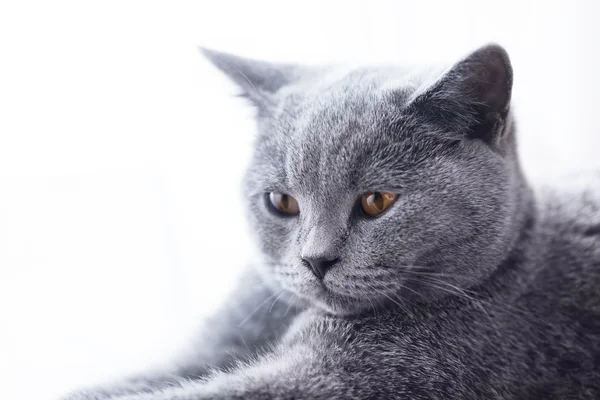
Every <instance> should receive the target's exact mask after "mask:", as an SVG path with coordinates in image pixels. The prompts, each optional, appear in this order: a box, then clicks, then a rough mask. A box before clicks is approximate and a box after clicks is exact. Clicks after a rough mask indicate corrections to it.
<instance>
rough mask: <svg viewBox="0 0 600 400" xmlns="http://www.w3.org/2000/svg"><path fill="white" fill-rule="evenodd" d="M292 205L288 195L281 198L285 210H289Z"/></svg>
mask: <svg viewBox="0 0 600 400" xmlns="http://www.w3.org/2000/svg"><path fill="white" fill-rule="evenodd" d="M289 205H290V199H289V198H288V195H287V194H284V195H283V196H281V207H282V208H283V209H287V208H288V207H289Z"/></svg>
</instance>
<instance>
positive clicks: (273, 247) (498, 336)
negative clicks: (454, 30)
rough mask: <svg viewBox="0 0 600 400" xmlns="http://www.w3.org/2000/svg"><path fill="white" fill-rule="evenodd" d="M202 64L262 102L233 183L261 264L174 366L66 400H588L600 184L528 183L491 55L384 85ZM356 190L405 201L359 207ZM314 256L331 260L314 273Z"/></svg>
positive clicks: (229, 62) (595, 379)
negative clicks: (244, 204)
mask: <svg viewBox="0 0 600 400" xmlns="http://www.w3.org/2000/svg"><path fill="white" fill-rule="evenodd" d="M209 57H210V58H211V59H212V60H213V61H214V62H215V63H216V64H217V65H218V66H219V67H220V68H222V69H223V70H225V71H226V72H227V73H228V74H230V76H232V77H233V78H234V80H237V81H238V83H239V84H240V85H242V86H243V87H245V88H246V90H247V93H246V95H247V96H248V97H249V98H250V99H251V100H253V101H254V102H255V103H256V104H257V106H258V107H259V110H260V113H259V117H258V118H259V129H260V131H261V136H260V137H259V139H258V141H257V152H256V156H255V160H254V161H253V164H252V166H251V168H250V170H249V173H248V176H247V178H246V183H245V187H246V193H247V195H248V196H247V197H248V200H249V202H248V205H249V209H250V215H251V217H252V221H253V224H254V226H255V228H256V231H257V235H258V237H259V244H260V246H261V249H262V250H263V252H264V254H265V256H266V258H267V262H265V264H264V265H263V266H262V268H259V269H258V270H253V271H250V272H249V274H250V276H246V277H245V278H244V279H243V280H242V281H241V285H240V290H239V291H236V292H235V293H236V295H235V297H234V298H233V299H231V302H230V303H229V304H228V305H227V306H226V307H225V308H224V309H223V310H222V311H221V312H219V313H218V314H217V315H216V317H215V321H214V322H211V323H208V324H206V326H207V329H205V330H204V332H203V333H202V335H201V339H200V341H199V342H198V343H197V344H196V345H195V346H193V348H194V350H191V351H190V352H189V353H188V354H187V355H186V357H185V359H184V360H182V362H181V364H180V366H178V367H174V369H173V370H171V371H169V372H168V373H164V374H158V375H156V376H154V377H152V378H150V379H148V378H147V377H142V378H140V379H138V380H134V381H128V382H125V383H121V384H117V385H115V386H113V387H107V388H106V389H103V390H92V391H88V392H81V393H79V394H76V395H74V397H73V398H74V399H120V400H146V399H148V400H149V399H155V400H176V399H177V400H197V399H217V398H222V399H229V398H240V399H270V398H276V399H319V398H322V399H350V398H361V399H374V398H382V399H394V398H399V399H428V398H435V399H453V398H457V399H474V398H485V399H492V398H498V399H529V398H531V399H538V398H539V399H543V398H544V399H545V398H554V399H571V398H573V399H587V398H589V399H593V398H600V176H598V175H597V176H592V177H590V178H589V179H588V180H587V181H586V182H587V186H586V187H584V188H579V189H575V190H571V191H565V192H552V191H536V192H535V195H534V194H533V191H531V190H530V189H529V186H528V185H527V183H526V181H525V179H524V178H523V176H522V174H521V172H520V169H519V167H518V162H517V157H516V150H515V149H516V146H515V137H514V126H513V123H512V118H511V116H510V114H509V112H508V104H509V100H510V85H511V83H512V73H511V71H510V64H508V59H507V57H506V55H505V53H504V52H503V50H501V49H500V48H498V47H487V48H483V49H481V50H479V51H478V52H476V53H474V54H473V55H471V56H470V57H469V58H467V59H465V60H463V61H461V62H460V63H458V64H457V65H455V66H454V68H453V69H451V70H450V71H449V72H446V74H445V75H443V76H442V77H441V78H440V79H438V80H435V81H433V82H429V83H427V85H425V84H424V83H423V82H422V81H418V80H416V81H415V80H414V79H412V78H411V79H410V80H408V81H405V83H404V85H402V86H401V88H400V89H398V90H397V91H395V90H394V87H395V86H394V85H397V83H396V82H395V81H394V80H391V81H390V80H389V79H383V78H382V76H384V77H385V76H389V73H385V74H382V73H373V72H369V71H368V70H367V71H363V72H362V73H359V72H353V73H350V74H348V73H345V74H342V75H340V76H342V78H339V77H334V78H331V77H329V78H327V79H325V78H319V79H315V76H322V75H319V73H317V72H315V71H306V72H303V73H301V72H299V71H298V70H297V69H296V68H294V67H291V66H277V67H275V66H272V65H269V64H264V63H258V64H256V63H254V64H252V62H249V61H248V60H243V59H239V58H235V57H232V56H227V55H222V54H219V53H209ZM238 72H239V74H238ZM352 74H354V75H352ZM240 75H241V76H243V78H240ZM298 76H310V77H311V78H310V80H309V81H308V82H313V84H306V83H305V84H294V82H296V81H297V80H299V81H302V78H298ZM238 79H239V80H238ZM328 79H329V80H328ZM314 82H318V83H314ZM331 82H333V83H331ZM355 82H357V83H356V86H354V85H353V83H355ZM406 82H409V84H407V83H406ZM248 83H249V84H250V86H251V87H249V85H248ZM480 86H481V87H480ZM390 87H391V88H392V89H389V88H390ZM480 89H481V90H480ZM382 93H383V95H382ZM275 94H277V96H275ZM275 99H276V100H275ZM307 99H308V100H307ZM390 103H391V105H390ZM481 107H483V108H481ZM290 110H294V112H293V115H292V116H290V113H291V111H290ZM394 113H396V114H394ZM286 135H287V136H286ZM461 135H462V136H461ZM290 141H291V142H290ZM365 182H368V183H365ZM371 189H373V190H382V191H383V190H390V191H394V192H398V193H402V195H401V196H400V197H399V199H398V200H396V203H395V204H394V205H393V206H391V208H390V210H389V211H386V212H385V213H383V214H382V215H381V216H380V217H377V219H371V218H365V217H364V216H361V215H359V214H356V213H355V211H356V210H355V207H356V206H355V205H354V199H355V198H356V196H357V195H360V193H362V192H364V191H367V190H371ZM271 191H281V192H284V191H285V192H286V193H291V194H293V196H294V197H295V198H297V199H298V203H299V204H300V210H301V211H300V214H299V215H296V216H294V217H289V216H285V217H282V216H279V215H276V214H275V213H273V210H271V211H269V210H268V209H267V208H266V207H265V204H264V193H265V192H271ZM346 194H348V195H347V196H346ZM269 213H270V214H269ZM278 238H279V239H278ZM332 252H333V253H335V254H334V255H332V254H333V253H332ZM315 255H327V257H328V258H327V259H328V260H332V259H335V264H333V266H330V269H329V270H328V271H327V272H326V273H325V275H324V276H323V275H320V276H317V279H315V277H314V276H313V275H312V273H311V272H310V268H308V267H307V263H306V262H305V261H302V262H301V260H305V259H311V258H309V256H310V257H313V258H314V257H315ZM348 260H349V261H348ZM311 265H312V264H311ZM315 274H316V273H315ZM282 290H283V291H282Z"/></svg>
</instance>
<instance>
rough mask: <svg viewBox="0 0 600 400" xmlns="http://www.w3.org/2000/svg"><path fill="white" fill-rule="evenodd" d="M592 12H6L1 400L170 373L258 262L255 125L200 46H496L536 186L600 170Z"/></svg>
mask: <svg viewBox="0 0 600 400" xmlns="http://www.w3.org/2000/svg"><path fill="white" fill-rule="evenodd" d="M598 7H599V6H598V3H597V2H595V1H593V0H590V1H572V2H562V1H561V2H559V1H544V2H542V1H536V2H527V1H515V2H509V1H502V2H499V1H495V2H485V1H481V0H473V1H458V2H457V1H440V2H421V1H411V2H402V1H386V2H379V1H369V2H354V1H343V2H334V1H319V2H317V1H295V2H284V1H272V2H263V1H252V2H250V1H239V2H232V1H218V2H217V1H213V2H208V1H206V2H180V1H169V2H167V1H164V2H152V1H123V0H121V1H102V2H84V1H71V2H65V1H56V2H45V1H8V0H6V1H3V2H1V3H0V398H2V399H26V400H27V399H52V398H56V397H57V396H58V395H59V394H61V393H64V392H65V391H66V390H68V389H70V388H72V387H74V386H81V385H86V384H91V383H94V382H98V381H103V380H107V379H111V378H115V377H118V376H120V375H122V374H124V373H127V372H130V371H134V370H137V369H140V368H144V367H147V366H149V365H156V364H159V363H161V362H162V361H163V360H165V359H167V358H168V357H169V355H170V354H172V353H173V351H175V350H176V349H177V348H178V347H179V346H181V345H182V344H183V343H184V342H185V339H186V337H188V336H189V335H190V332H191V331H192V328H193V327H194V326H196V325H198V321H199V320H201V316H202V315H205V314H206V313H207V312H211V310H213V309H214V308H215V307H216V305H217V304H218V303H219V301H220V300H221V299H222V298H223V297H224V296H225V295H226V293H227V292H228V291H229V290H230V283H231V280H232V279H233V277H234V276H235V273H236V271H237V270H238V269H239V268H240V267H242V266H243V265H244V264H247V263H251V262H252V261H253V260H256V256H255V255H254V253H253V251H252V245H251V241H250V239H249V235H248V233H249V228H248V227H247V226H246V224H245V219H244V216H243V212H242V209H241V205H240V203H241V202H240V196H241V194H240V192H239V190H238V189H239V181H240V177H241V174H242V173H243V170H244V166H245V164H246V161H247V158H248V155H249V152H250V145H251V142H252V138H253V134H254V132H253V129H254V126H253V124H252V120H251V115H252V111H251V110H250V109H249V108H248V107H246V106H245V104H244V103H243V102H242V101H241V100H239V99H236V98H234V97H232V95H233V94H235V93H236V90H235V88H234V87H233V86H232V85H231V84H230V83H229V82H228V81H227V80H226V79H225V78H224V77H222V76H221V75H220V74H219V73H218V72H217V71H216V70H215V69H213V68H212V67H211V66H210V65H209V64H208V63H207V62H206V61H205V60H203V59H202V58H201V56H200V55H199V53H198V51H197V46H198V45H203V46H208V47H212V48H215V49H218V50H223V51H228V52H233V53H238V54H241V55H245V56H251V57H256V58H264V59H270V60H277V61H300V62H304V63H318V62H326V61H361V60H363V61H367V62H398V63H411V64H415V63H416V64H423V63H428V62H449V61H452V60H454V59H456V58H458V57H460V56H462V55H463V54H465V53H466V52H468V51H469V50H472V49H474V48H475V47H477V46H478V45H481V44H484V43H486V42H490V41H495V42H498V43H500V44H502V45H504V46H505V47H506V48H507V49H508V51H509V53H510V54H511V57H512V60H513V66H514V69H515V88H514V107H515V110H516V113H517V115H518V117H519V127H520V145H521V146H520V147H521V156H522V159H523V164H524V166H525V169H526V171H527V173H528V174H529V175H530V176H531V177H534V178H535V179H545V180H552V179H553V178H554V177H555V176H557V175H559V174H563V173H564V172H567V171H573V170H579V169H591V168H600V157H599V156H598V153H599V150H600V130H599V128H598V127H597V126H596V124H597V120H598V118H597V114H598V111H597V108H598V106H599V104H600V102H599V100H600V78H599V76H598V75H597V73H596V71H599V70H600V46H599V43H600V40H599V39H600V28H598V25H597V24H596V22H597V16H598Z"/></svg>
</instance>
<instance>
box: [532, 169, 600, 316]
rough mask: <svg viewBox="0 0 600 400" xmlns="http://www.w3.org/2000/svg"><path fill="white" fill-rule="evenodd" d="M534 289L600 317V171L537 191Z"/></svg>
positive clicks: (567, 179) (566, 178) (560, 180)
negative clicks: (535, 287)
mask: <svg viewBox="0 0 600 400" xmlns="http://www.w3.org/2000/svg"><path fill="white" fill-rule="evenodd" d="M536 198H537V202H538V206H537V207H538V218H537V219H538V221H537V228H536V236H537V237H536V240H535V245H534V246H535V248H534V249H533V252H532V253H533V254H532V256H533V258H534V260H536V261H535V262H536V263H537V264H538V265H537V268H535V269H536V270H537V272H536V279H535V285H536V286H537V287H538V289H539V291H544V292H545V293H547V295H548V296H552V297H553V299H554V301H560V303H561V304H563V305H565V304H568V305H572V306H573V307H577V308H582V309H588V310H590V311H595V312H596V313H599V314H600V171H598V172H592V173H586V174H578V175H575V176H566V177H564V178H560V179H556V181H555V182H553V184H552V186H550V185H540V186H539V187H538V188H537V190H536Z"/></svg>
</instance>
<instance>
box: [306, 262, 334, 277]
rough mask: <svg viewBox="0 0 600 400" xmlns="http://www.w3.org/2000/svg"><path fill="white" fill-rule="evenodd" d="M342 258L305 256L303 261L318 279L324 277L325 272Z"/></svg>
mask: <svg viewBox="0 0 600 400" xmlns="http://www.w3.org/2000/svg"><path fill="white" fill-rule="evenodd" d="M339 260H340V259H339V258H337V257H304V258H302V263H303V264H304V265H305V266H306V267H307V268H309V269H310V270H311V271H312V273H313V274H315V276H316V277H317V278H318V279H323V278H324V277H325V273H326V272H327V271H328V270H329V269H330V268H331V267H332V266H333V265H334V264H336V263H337V262H338V261H339Z"/></svg>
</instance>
